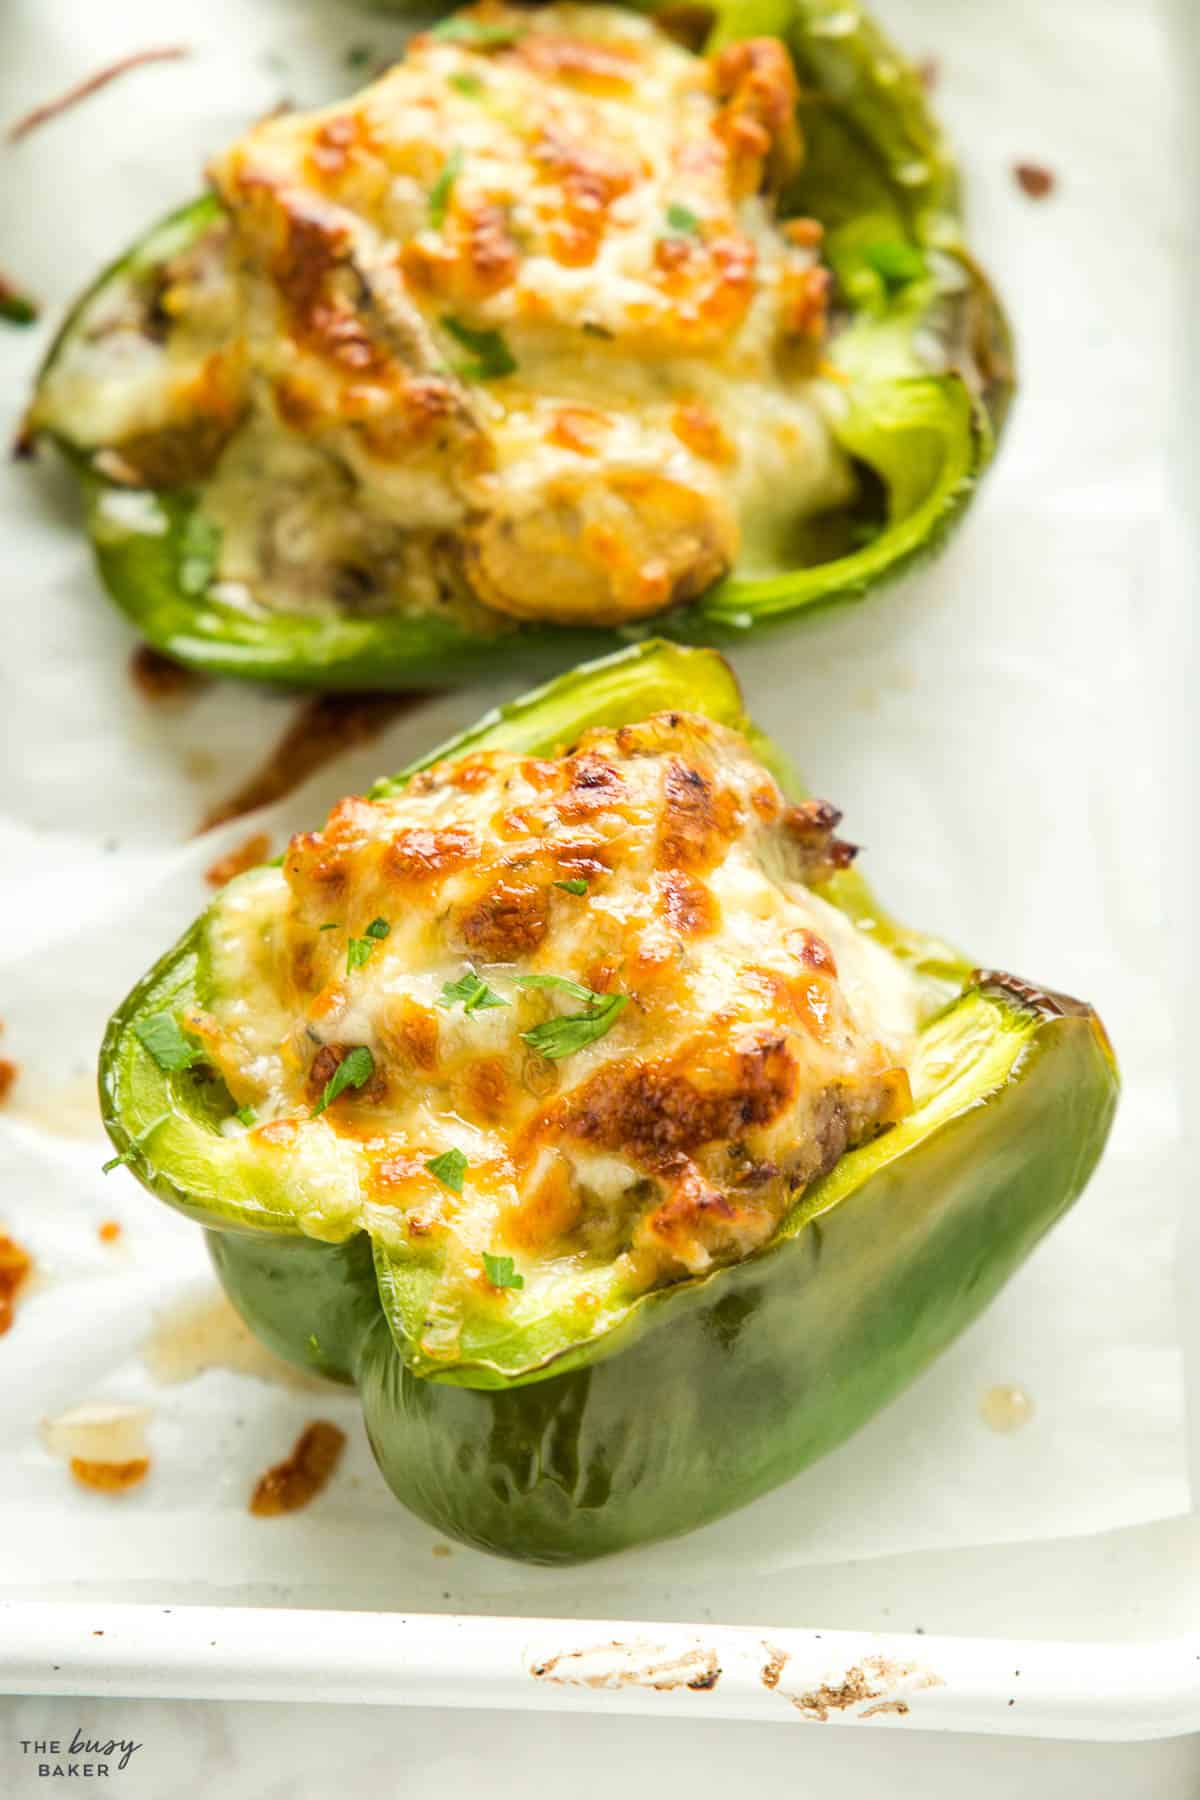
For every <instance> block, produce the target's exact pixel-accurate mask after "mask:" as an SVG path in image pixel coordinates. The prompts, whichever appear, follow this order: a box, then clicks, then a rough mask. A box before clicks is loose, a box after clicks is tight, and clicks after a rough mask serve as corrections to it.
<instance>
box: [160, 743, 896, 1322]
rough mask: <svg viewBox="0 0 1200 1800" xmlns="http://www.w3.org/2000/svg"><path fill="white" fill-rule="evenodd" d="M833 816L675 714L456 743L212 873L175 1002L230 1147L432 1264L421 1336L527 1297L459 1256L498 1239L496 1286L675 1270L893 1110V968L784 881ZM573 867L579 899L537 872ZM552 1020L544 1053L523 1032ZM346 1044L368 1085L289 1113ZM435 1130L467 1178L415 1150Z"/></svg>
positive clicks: (824, 861) (722, 1253)
mask: <svg viewBox="0 0 1200 1800" xmlns="http://www.w3.org/2000/svg"><path fill="white" fill-rule="evenodd" d="M837 818H838V815H837V813H836V810H835V809H834V808H832V807H829V806H827V805H825V804H824V803H822V802H819V801H811V802H806V803H804V805H802V806H800V807H791V808H789V807H788V806H787V805H786V803H785V801H784V800H783V797H782V796H781V794H780V793H779V790H778V788H777V787H776V785H775V783H774V781H773V779H772V777H771V776H770V775H769V774H768V772H767V771H766V770H765V769H764V768H763V767H762V766H761V764H759V763H758V762H757V760H756V759H755V757H754V755H753V753H752V751H751V749H750V747H749V745H748V744H747V743H746V742H745V740H744V739H742V738H741V737H739V736H738V734H737V733H735V732H732V731H729V730H727V729H725V728H723V727H719V726H716V725H713V724H711V723H709V722H708V721H706V720H703V719H699V718H695V717H692V716H690V715H687V714H683V713H678V712H676V713H664V714H660V715H657V716H654V717H651V718H648V719H645V720H642V721H640V722H637V723H631V724H627V725H622V726H620V727H617V728H615V729H607V728H596V729H593V730H589V731H586V732H585V733H584V734H583V735H582V736H581V737H580V739H579V740H578V742H576V743H575V744H573V745H571V746H570V747H569V748H568V749H565V750H564V751H563V752H562V754H561V755H558V756H554V757H527V756H520V755H518V754H515V753H511V752H506V751H499V750H496V751H485V752H475V753H473V754H471V755H469V756H467V757H465V758H463V759H462V760H461V761H459V762H457V763H452V764H441V765H435V766H434V767H432V768H430V769H428V770H426V771H424V772H422V773H421V774H420V775H418V776H416V777H414V778H413V780H412V781H411V782H410V783H409V784H408V786H407V787H406V788H404V789H402V790H401V791H399V792H397V793H394V794H391V795H389V796H387V797H382V798H379V799H376V800H363V799H356V800H349V801H344V802H342V803H341V804H340V805H339V806H337V807H335V808H334V810H333V812H332V813H331V815H330V818H329V821H328V824H327V825H326V827H325V829H324V830H323V831H318V832H311V833H308V834H305V835H304V836H303V837H301V838H298V839H295V840H294V841H293V844H292V846H291V848H290V850H289V853H288V857H287V859H286V862H285V865H284V867H283V869H282V870H281V869H275V868H257V869H254V870H252V871H250V872H249V873H248V874H246V875H243V876H240V877H238V878H237V879H236V880H234V881H233V882H231V883H230V884H229V886H228V887H226V888H223V889H222V890H221V892H220V895H219V896H218V898H217V899H216V901H215V902H214V905H213V909H212V913H211V915H210V916H211V919H212V923H211V925H210V936H209V950H208V966H209V968H210V970H211V978H212V983H213V988H214V992H213V995H212V998H211V1002H210V1006H209V1008H208V1010H206V1011H204V1012H199V1011H198V1012H197V1013H196V1014H195V1015H189V1017H188V1019H187V1021H186V1023H187V1025H188V1028H189V1029H192V1030H194V1031H195V1032H196V1035H197V1036H198V1037H199V1038H200V1040H201V1042H202V1043H203V1045H204V1050H205V1056H206V1058H207V1059H208V1060H209V1061H210V1062H211V1064H212V1066H213V1068H214V1069H215V1070H216V1071H217V1072H218V1073H219V1074H220V1075H222V1076H223V1077H224V1079H225V1082H226V1085H227V1086H228V1088H229V1091H230V1093H231V1094H232V1095H233V1096H234V1098H235V1101H236V1102H237V1104H238V1105H243V1104H248V1105H252V1106H253V1107H254V1108H255V1114H256V1118H257V1119H258V1121H259V1123H258V1124H257V1126H256V1128H255V1130H254V1134H253V1135H254V1141H255V1145H256V1147H258V1148H260V1149H261V1152H262V1154H264V1155H267V1156H271V1157H278V1158H279V1159H280V1164H281V1167H283V1166H289V1167H290V1166H292V1165H293V1164H294V1166H295V1167H296V1169H297V1170H299V1169H301V1168H302V1169H303V1171H304V1174H303V1179H301V1178H300V1177H299V1175H297V1176H296V1178H295V1179H294V1180H292V1181H291V1182H290V1183H289V1184H288V1185H289V1191H291V1192H293V1193H295V1194H296V1195H297V1201H296V1204H297V1206H298V1208H299V1209H300V1211H301V1222H302V1224H304V1225H305V1229H312V1230H314V1231H315V1232H316V1233H317V1235H321V1234H323V1233H324V1234H328V1233H330V1232H331V1231H332V1230H333V1225H332V1224H331V1220H334V1219H336V1220H339V1221H341V1223H340V1225H339V1227H338V1228H339V1229H342V1230H350V1229H354V1228H356V1226H357V1225H361V1224H362V1223H364V1222H366V1223H369V1225H370V1227H371V1229H372V1230H374V1231H377V1232H378V1233H380V1234H381V1235H382V1236H383V1237H384V1239H385V1241H386V1242H387V1243H388V1244H389V1245H390V1246H391V1248H392V1250H393V1252H394V1253H395V1254H397V1255H401V1256H403V1255H413V1256H416V1257H422V1258H426V1259H429V1258H434V1259H437V1267H438V1268H439V1270H440V1271H441V1273H440V1274H439V1276H438V1280H439V1283H440V1286H439V1289H438V1292H439V1294H440V1295H441V1298H440V1299H439V1300H438V1302H437V1307H438V1309H441V1310H439V1311H438V1318H439V1320H440V1321H441V1323H440V1324H439V1325H438V1327H437V1329H438V1331H441V1329H442V1327H443V1326H444V1325H445V1323H446V1319H447V1318H450V1317H452V1316H453V1315H454V1309H455V1307H456V1306H458V1305H460V1304H467V1303H469V1301H468V1299H464V1296H467V1297H469V1296H474V1297H475V1300H478V1297H479V1295H480V1293H483V1292H485V1290H486V1292H487V1293H489V1294H493V1295H498V1298H497V1299H496V1303H497V1304H499V1305H505V1306H514V1305H515V1306H519V1305H521V1304H523V1303H524V1301H523V1300H522V1299H521V1298H518V1297H517V1295H516V1294H514V1292H513V1291H512V1290H494V1289H493V1288H492V1287H491V1285H490V1284H488V1283H487V1282H486V1281H485V1279H484V1275H483V1272H482V1269H483V1265H482V1263H481V1260H480V1259H481V1257H482V1254H483V1253H484V1252H485V1251H488V1252H491V1253H492V1254H505V1255H512V1256H516V1257H518V1258H519V1259H521V1267H522V1270H523V1271H524V1274H525V1279H526V1287H525V1288H523V1289H521V1290H519V1294H520V1295H522V1296H523V1295H526V1294H528V1295H532V1294H533V1292H534V1290H535V1289H536V1287H537V1283H538V1281H539V1280H540V1279H542V1278H544V1279H545V1280H546V1281H552V1280H553V1279H555V1275H554V1271H555V1270H556V1269H559V1268H561V1267H562V1266H565V1265H568V1264H569V1265H570V1266H572V1267H576V1266H580V1265H582V1266H584V1267H590V1266H594V1265H599V1264H604V1265H611V1264H614V1263H616V1262H620V1264H621V1267H622V1269H623V1270H624V1271H625V1274H624V1276H623V1279H625V1280H626V1281H627V1282H628V1284H630V1285H631V1286H632V1287H633V1288H634V1289H640V1288H643V1287H648V1286H653V1285H654V1284H656V1283H658V1282H662V1281H669V1280H674V1279H678V1278H680V1277H681V1276H685V1275H688V1274H695V1273H699V1272H702V1271H703V1270H704V1269H706V1268H708V1267H709V1266H711V1264H712V1263H714V1262H718V1261H721V1260H727V1259H728V1258H730V1257H735V1256H742V1255H746V1254H748V1253H750V1252H751V1251H752V1250H754V1249H755V1248H756V1247H758V1246H759V1245H760V1244H762V1243H763V1242H764V1241H765V1239H766V1238H767V1237H769V1235H770V1234H771V1232H772V1231H773V1230H774V1228H775V1226H776V1224H777V1223H778V1221H779V1219H780V1218H781V1217H782V1215H783V1214H784V1212H785V1211H786V1210H787V1208H788V1207H789V1206H790V1205H791V1204H792V1203H793V1202H794V1199H795V1196H796V1195H797V1194H798V1193H799V1192H801V1191H802V1190H803V1189H804V1187H805V1186H806V1185H807V1184H808V1183H809V1182H810V1181H812V1180H813V1179H815V1178H816V1176H818V1175H819V1174H820V1173H822V1172H823V1171H824V1170H825V1169H827V1168H829V1167H830V1166H831V1165H832V1163H833V1162H834V1161H836V1159H837V1157H838V1156H840V1155H841V1154H842V1152H843V1151H844V1150H845V1148H846V1147H847V1146H848V1145H853V1144H857V1143H860V1142H862V1141H863V1140H864V1139H866V1138H869V1137H870V1136H871V1135H872V1134H873V1133H875V1132H877V1131H879V1130H882V1129H884V1128H885V1127H886V1126H887V1125H889V1124H891V1123H893V1122H895V1120H897V1119H898V1118H901V1117H902V1116H903V1115H904V1112H905V1110H906V1108H907V1106H908V1104H909V1103H910V1102H909V1095H908V1086H907V1076H906V1073H905V1069H906V1056H907V1054H908V1049H909V1045H910V1042H911V1038H912V1033H913V1031H914V1029H915V1022H916V1014H915V1005H916V1002H915V998H914V992H915V990H914V988H913V985H912V982H911V979H910V978H909V976H908V975H907V974H906V973H905V971H904V969H903V968H902V966H901V965H900V964H899V963H898V962H896V961H895V960H894V959H893V958H892V957H890V956H889V955H888V954H887V953H886V952H885V951H884V950H882V949H880V948H879V947H878V946H877V945H875V944H873V943H872V942H870V941H869V939H868V938H866V937H865V936H864V935H862V934H860V933H859V932H858V931H857V930H856V929H855V928H854V926H853V925H851V924H850V923H849V922H848V920H847V919H846V918H845V917H844V916H843V915H842V914H841V913H839V912H838V911H836V909H835V908H833V907H832V906H831V905H829V904H828V903H827V902H826V901H825V900H823V899H821V898H820V897H819V896H818V895H817V894H815V893H814V892H813V891H812V890H811V887H810V886H807V885H805V875H806V874H807V877H808V878H809V879H810V880H811V879H824V878H825V876H826V875H827V874H828V872H829V870H830V868H831V867H832V866H833V865H835V864H837V863H838V862H839V860H840V859H841V855H842V853H841V851H840V850H838V849H837V847H836V846H837V840H836V839H835V838H834V836H833V832H834V828H835V826H836V823H837ZM575 871H582V872H583V878H584V879H585V880H586V881H587V883H588V886H587V890H586V892H585V893H583V894H574V893H569V894H568V893H563V892H561V891H560V890H559V889H558V888H556V886H555V882H556V881H560V880H562V879H564V878H570V876H571V875H573V874H574V872H575ZM334 890H336V898H337V910H336V914H335V916H333V917H332V918H331V911H330V895H331V891H334ZM377 917H379V918H382V919H384V920H385V921H386V922H387V924H388V931H387V933H386V935H385V936H384V937H383V938H380V939H377V940H375V941H374V945H373V948H372V949H371V950H370V952H369V953H368V955H367V958H366V960H365V962H361V963H360V964H358V965H357V966H355V967H354V969H353V971H352V972H349V973H348V972H347V967H346V960H347V959H346V942H347V937H348V936H359V937H362V935H363V933H364V932H365V931H366V929H367V926H368V925H369V924H370V923H371V922H372V921H373V920H374V919H375V918H377ZM327 924H328V925H330V926H331V927H332V928H331V929H330V930H328V931H322V929H321V927H322V926H323V925H327ZM525 976H538V977H541V978H543V979H542V981H541V983H540V984H535V985H534V986H532V987H531V986H529V985H528V984H526V983H523V982H522V981H521V980H520V979H519V978H521V977H525ZM547 977H550V978H552V979H551V980H550V981H549V982H547V981H546V979H545V978H547ZM581 994H582V995H583V998H582V999H581V998H580V995H581ZM612 995H615V996H620V997H621V998H622V999H623V1001H624V1005H623V1007H622V1008H621V1009H619V1011H618V1012H617V1013H615V1014H614V1015H613V1016H612V1018H611V1019H609V1020H607V1021H605V1023H604V1028H603V1029H601V1030H599V1031H597V1032H595V1033H593V1032H592V1031H591V1030H590V1028H586V1027H587V1026H588V1021H589V1019H590V1018H591V1017H593V1016H594V1013H595V1009H596V1008H598V1007H601V1006H602V1001H603V997H604V996H612ZM588 996H590V998H589V997H588ZM571 1018H574V1019H575V1020H582V1021H583V1024H584V1027H585V1029H582V1030H581V1031H580V1032H579V1035H578V1037H577V1038H576V1037H574V1036H573V1035H572V1034H573V1033H574V1032H575V1031H576V1027H575V1026H572V1027H571V1029H570V1031H569V1032H568V1040H569V1041H568V1044H567V1049H566V1054H564V1055H563V1056H562V1057H561V1058H560V1059H558V1060H555V1059H554V1058H552V1057H551V1056H549V1055H545V1054H542V1049H541V1044H542V1043H544V1039H543V1040H541V1042H540V1041H539V1038H538V1036H537V1032H538V1028H539V1027H542V1026H544V1025H545V1024H546V1023H547V1022H549V1021H555V1020H560V1019H561V1020H568V1019H571ZM531 1034H532V1037H531ZM360 1046H361V1047H365V1048H366V1049H368V1050H369V1051H370V1054H371V1069H372V1073H371V1075H370V1078H369V1079H368V1080H366V1081H364V1082H363V1083H362V1084H361V1085H356V1086H354V1087H353V1088H349V1087H348V1088H346V1089H344V1090H343V1092H342V1093H341V1094H340V1096H339V1097H338V1098H337V1100H336V1102H335V1103H333V1104H331V1105H329V1106H328V1107H327V1108H326V1109H324V1110H323V1111H322V1112H320V1114H319V1115H318V1116H316V1117H314V1116H313V1114H314V1108H316V1107H317V1106H318V1105H319V1103H320V1101H321V1098H322V1096H323V1094H324V1093H325V1092H326V1091H327V1084H328V1083H329V1082H330V1081H331V1080H332V1079H333V1077H334V1076H335V1075H336V1073H337V1071H338V1069H339V1068H340V1067H341V1066H342V1064H343V1063H344V1061H345V1059H346V1057H347V1056H348V1055H349V1054H350V1053H351V1051H352V1050H354V1049H356V1048H358V1047H360ZM450 1150H456V1151H458V1152H459V1153H460V1156H461V1158H462V1159H463V1165H464V1166H463V1172H462V1183H461V1192H459V1191H458V1190H457V1186H456V1183H455V1182H454V1181H452V1182H451V1184H450V1186H449V1187H447V1185H446V1184H445V1182H439V1181H438V1180H437V1179H435V1177H434V1175H433V1174H432V1173H431V1172H430V1166H429V1165H430V1164H431V1163H432V1162H434V1161H436V1160H437V1159H438V1158H439V1157H442V1156H444V1155H445V1153H446V1152H447V1151H450ZM313 1196H316V1198H315V1199H314V1198H313ZM305 1207H312V1208H313V1209H314V1215H313V1218H312V1219H311V1220H310V1221H308V1222H306V1219H307V1215H306V1214H305V1213H304V1208H305ZM456 1296H457V1298H456ZM472 1303H473V1302H472ZM446 1329H447V1330H448V1329H449V1327H448V1326H447V1327H446ZM435 1335H436V1334H435ZM438 1341H439V1342H440V1341H441V1339H440V1338H439V1339H438ZM447 1341H448V1340H447Z"/></svg>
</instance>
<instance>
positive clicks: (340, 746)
mask: <svg viewBox="0 0 1200 1800" xmlns="http://www.w3.org/2000/svg"><path fill="white" fill-rule="evenodd" d="M425 697H426V696H425V695H424V694H421V693H415V694H317V695H316V697H315V698H314V699H312V700H306V701H305V702H304V704H303V705H302V706H301V707H300V708H299V710H298V711H297V713H296V714H295V717H294V718H293V720H292V723H291V724H290V725H289V726H288V728H287V730H286V731H285V732H284V734H283V736H282V737H281V738H280V740H279V742H278V743H277V744H276V746H275V748H274V750H272V751H271V753H270V755H269V756H268V757H267V760H266V762H265V763H264V764H263V766H262V767H261V768H260V769H259V770H257V771H256V773H255V774H253V775H252V776H251V777H250V779H249V780H248V781H246V782H243V784H242V786H241V787H240V788H238V789H237V791H236V792H235V793H233V794H231V795H230V797H229V799H228V800H225V801H222V803H221V804H220V805H219V806H215V807H214V808H213V809H212V811H211V812H210V813H209V814H208V816H207V817H206V818H205V819H204V820H203V821H202V823H201V825H200V830H201V831H211V830H212V828H213V827H214V826H216V825H225V824H228V822H229V820H230V819H240V818H241V817H242V815H243V813H248V812H257V811H258V808H259V807H260V806H270V805H272V804H273V803H274V802H275V801H276V800H282V799H283V798H284V796H285V795H286V794H290V793H292V792H293V791H294V790H295V789H296V788H298V787H299V786H300V783H301V782H302V781H307V780H308V777H309V776H310V775H313V774H315V773H316V771H317V770H318V769H321V768H323V767H324V766H325V764H326V763H327V762H330V761H332V759H333V758H334V757H335V756H340V755H341V753H342V751H343V750H349V749H352V748H353V747H354V746H356V745H359V744H368V743H370V741H371V739H372V738H375V737H378V736H379V733H380V732H381V731H383V730H384V729H385V728H386V727H387V726H388V725H390V724H391V722H392V720H393V719H397V718H399V716H400V714H401V713H403V712H407V711H408V710H409V709H410V708H411V707H414V706H419V705H420V704H421V702H422V701H423V700H424V699H425Z"/></svg>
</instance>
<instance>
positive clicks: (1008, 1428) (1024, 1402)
mask: <svg viewBox="0 0 1200 1800" xmlns="http://www.w3.org/2000/svg"><path fill="white" fill-rule="evenodd" d="M979 1416H980V1418H981V1419H982V1420H983V1422H984V1424H985V1425H986V1426H988V1427H989V1429H990V1430H992V1431H999V1432H1002V1433H1004V1434H1005V1435H1011V1433H1012V1432H1014V1431H1020V1430H1021V1428H1022V1426H1024V1425H1028V1423H1029V1421H1030V1420H1031V1419H1032V1417H1033V1399H1032V1396H1031V1395H1030V1394H1028V1393H1027V1392H1026V1390H1025V1389H1024V1388H1023V1387H1017V1386H1016V1385H1015V1384H1013V1383H1001V1384H1000V1385H999V1386H997V1387H990V1388H985V1389H984V1391H983V1393H982V1394H981V1395H980V1399H979Z"/></svg>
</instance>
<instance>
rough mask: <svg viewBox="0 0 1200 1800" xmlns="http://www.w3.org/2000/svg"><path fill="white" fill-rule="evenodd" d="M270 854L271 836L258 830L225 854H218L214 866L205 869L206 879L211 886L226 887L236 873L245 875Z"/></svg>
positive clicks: (264, 860)
mask: <svg viewBox="0 0 1200 1800" xmlns="http://www.w3.org/2000/svg"><path fill="white" fill-rule="evenodd" d="M270 854H271V840H270V838H269V837H268V836H267V834H266V832H265V831H256V832H254V833H253V834H252V835H251V836H250V837H248V838H247V839H246V840H245V842H244V843H241V844H237V845H235V846H234V848H233V849H232V850H227V851H226V852H225V854H224V856H218V858H217V860H216V862H215V863H213V865H212V867H211V868H210V869H206V870H205V872H204V879H205V881H207V883H208V885H209V886H210V887H224V886H225V883H226V882H227V881H232V880H233V878H234V876H235V875H244V874H245V873H246V870H247V869H255V868H257V867H258V865H259V863H263V862H266V860H267V858H268V856H269V855H270Z"/></svg>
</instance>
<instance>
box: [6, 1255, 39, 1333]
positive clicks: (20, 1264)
mask: <svg viewBox="0 0 1200 1800" xmlns="http://www.w3.org/2000/svg"><path fill="white" fill-rule="evenodd" d="M32 1269H33V1258H32V1257H31V1256H30V1255H29V1252H28V1251H27V1250H22V1248H21V1246H20V1244H18V1243H17V1242H16V1240H15V1239H14V1238H10V1237H6V1236H5V1235H4V1233H3V1232H0V1337H3V1336H4V1334H5V1332H6V1331H8V1330H9V1329H10V1328H11V1326H12V1322H13V1309H14V1303H15V1301H16V1298H17V1294H18V1292H19V1290H20V1288H21V1287H22V1286H23V1285H24V1283H25V1282H26V1281H27V1280H28V1279H29V1275H30V1272H31V1271H32Z"/></svg>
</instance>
